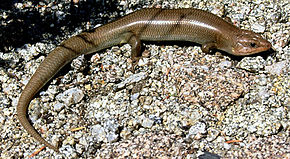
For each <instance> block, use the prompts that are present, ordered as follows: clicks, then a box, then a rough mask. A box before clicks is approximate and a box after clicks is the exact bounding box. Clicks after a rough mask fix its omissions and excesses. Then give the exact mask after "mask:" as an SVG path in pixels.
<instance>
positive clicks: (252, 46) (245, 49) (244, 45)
mask: <svg viewBox="0 0 290 159" xmlns="http://www.w3.org/2000/svg"><path fill="white" fill-rule="evenodd" d="M270 48H271V43H269V42H268V41H267V40H265V39H263V37H262V36H261V35H259V34H257V33H254V32H252V31H248V30H243V31H242V32H241V33H240V34H239V35H237V36H236V39H235V40H233V44H232V48H231V49H232V50H231V54H233V55H236V56H245V55H252V54H256V53H259V52H263V51H267V50H269V49H270Z"/></svg>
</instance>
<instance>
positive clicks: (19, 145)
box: [0, 0, 290, 158]
mask: <svg viewBox="0 0 290 159" xmlns="http://www.w3.org/2000/svg"><path fill="white" fill-rule="evenodd" d="M0 6H1V7H0V21H1V28H0V35H1V37H4V38H1V39H0V43H1V45H0V84H1V87H0V89H1V91H0V127H1V128H2V129H1V130H0V133H1V135H0V136H1V137H0V142H1V143H2V144H1V145H0V158H24V157H25V158H27V157H28V156H29V155H31V154H32V153H33V152H35V151H37V150H38V149H39V148H41V146H42V145H40V144H39V143H38V142H36V141H35V140H34V139H33V138H32V137H31V136H30V135H28V133H27V132H26V131H25V130H24V129H23V128H22V126H21V125H20V123H19V122H18V119H17V116H16V106H17V101H18V98H19V96H20V94H21V91H22V90H23V89H24V86H25V84H26V83H27V82H28V81H29V79H30V77H31V75H32V74H33V73H34V72H35V70H36V69H37V67H38V66H39V64H40V62H41V61H43V60H44V58H45V56H46V55H47V54H48V53H49V52H50V51H51V50H53V48H55V47H56V46H57V44H59V43H60V42H61V41H62V40H65V39H67V38H69V37H70V36H73V35H76V34H78V33H80V32H81V31H83V30H87V29H91V28H94V27H95V26H99V25H101V24H105V23H107V22H108V21H111V20H113V19H116V18H118V17H121V16H123V15H125V14H128V13H131V12H133V11H135V10H137V9H141V8H150V7H155V8H199V9H203V10H207V11H210V12H212V13H214V14H216V15H218V16H223V17H225V16H226V17H229V18H231V20H232V22H233V23H234V24H235V25H236V26H238V27H240V28H243V29H249V30H253V31H255V32H258V33H261V34H262V36H263V37H265V38H266V39H268V41H269V42H271V44H272V45H273V50H272V54H269V55H256V56H251V57H240V58H237V57H233V56H229V55H227V54H220V53H218V52H217V53H215V54H205V53H202V51H201V49H200V47H198V46H192V45H185V46H183V45H182V46H179V44H178V43H176V44H171V45H168V44H163V43H157V44H152V43H146V45H145V44H144V47H145V51H144V52H143V56H144V58H143V59H141V60H140V61H139V63H138V64H137V65H136V66H135V68H134V69H132V68H133V66H132V61H131V60H130V53H131V48H130V46H129V45H123V46H114V47H112V48H108V49H106V50H103V51H100V52H98V53H96V54H93V55H89V56H80V57H78V58H76V59H75V60H73V62H72V63H71V64H70V65H68V66H67V67H66V68H65V69H63V70H62V71H61V73H59V74H58V75H56V77H54V78H53V79H52V81H51V82H50V83H49V84H48V85H47V86H46V87H45V88H44V89H42V90H41V91H40V93H39V95H37V96H36V97H35V98H34V99H33V100H32V101H31V104H30V106H29V110H28V114H29V118H30V120H31V122H32V123H33V126H34V127H35V129H36V130H37V131H38V132H40V134H41V136H42V137H44V138H45V139H46V140H47V141H48V142H50V143H52V144H53V145H57V144H58V145H59V147H60V153H55V152H54V151H53V150H50V149H48V148H47V149H45V150H42V151H41V152H39V153H38V154H37V156H36V157H35V158H290V151H289V150H290V146H289V143H290V141H289V136H290V134H289V132H290V131H289V130H290V129H289V124H290V122H289V118H290V115H289V113H288V112H289V107H290V100H289V99H290V89H289V88H290V77H289V72H290V71H289V68H290V63H289V57H290V48H289V39H290V37H289V36H290V33H289V30H290V21H289V20H290V17H289V13H288V12H287V11H289V10H290V4H289V3H288V1H286V0H282V1H280V2H279V3H274V2H273V1H253V2H250V1H245V0H240V1H237V2H235V3H234V2H232V1H218V2H216V1H212V0H208V1H204V0H195V1H193V0H184V1H181V2H179V3H177V2H176V1H172V0H166V1H156V0H146V1H136V0H131V1H129V0H128V1H125V0H117V1H114V2H107V1H102V0H97V1H82V0H75V1H73V2H71V1H69V0H61V1H59V2H57V3H56V2H55V1H54V0H41V1H37V2H33V1H24V2H17V3H15V2H14V1H13V2H3V3H2V4H1V5H0ZM108 6H110V7H108ZM133 70H134V71H133Z"/></svg>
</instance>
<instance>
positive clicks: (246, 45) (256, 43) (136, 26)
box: [17, 9, 271, 151]
mask: <svg viewBox="0 0 290 159" xmlns="http://www.w3.org/2000/svg"><path fill="white" fill-rule="evenodd" d="M141 41H189V42H194V43H199V44H201V48H202V51H203V52H206V53H208V52H209V51H210V50H212V49H218V50H222V51H225V52H227V53H229V54H232V55H236V56H245V55H251V54H255V53H259V52H262V51H266V50H268V49H270V48H271V44H270V43H269V42H268V41H267V40H265V39H263V38H262V37H261V36H260V35H259V34H256V33H254V32H252V31H247V30H242V29H239V28H238V27H235V26H234V25H232V24H230V23H228V22H226V21H224V20H223V19H221V18H220V17H218V16H216V15H214V14H211V13H209V12H206V11H203V10H199V9H172V10H170V9H142V10H139V11H136V12H134V13H131V14H129V15H127V16H124V17H122V18H120V19H118V20H116V21H113V22H111V23H108V24H105V25H103V26H100V27H97V28H95V29H93V30H91V31H89V32H83V33H81V34H79V35H76V36H73V37H71V38H69V39H67V40H65V41H63V42H62V43H61V44H60V45H59V46H57V47H56V48H55V49H54V50H53V51H52V52H51V53H49V55H48V56H47V57H46V58H45V60H44V61H43V62H42V63H41V64H40V66H39V67H38V69H37V70H36V72H35V73H34V74H33V76H32V77H31V79H30V81H29V82H28V83H27V85H26V87H25V88H24V90H23V92H22V94H21V96H20V98H19V101H18V105H17V116H18V119H19V121H20V123H21V125H22V126H23V127H24V129H25V130H26V131H27V132H28V133H29V134H30V135H31V136H32V137H34V138H35V139H36V140H37V141H39V142H40V143H42V144H44V145H46V146H47V147H49V148H51V149H53V150H55V151H58V148H57V147H56V146H53V145H52V144H50V143H48V142H47V141H46V140H44V139H43V138H42V137H41V136H40V135H39V133H38V132H37V131H36V130H35V129H34V127H33V126H32V125H31V124H30V123H29V121H28V118H27V116H26V115H27V109H28V106H29V104H30V101H31V100H32V99H33V97H34V95H35V94H36V93H37V92H38V91H39V90H40V89H41V88H42V87H43V86H44V85H45V84H46V83H47V82H48V81H49V80H50V79H51V78H52V77H53V76H54V75H55V74H56V73H57V72H58V71H59V70H60V69H61V68H62V67H63V66H64V65H66V64H67V63H68V62H70V61H71V60H72V59H74V58H76V57H77V56H79V55H82V54H90V53H93V52H96V51H100V50H103V49H105V48H109V47H112V46H114V45H119V44H124V43H128V44H130V45H131V47H132V49H131V50H132V53H131V57H132V59H133V60H134V59H137V57H140V51H141Z"/></svg>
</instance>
